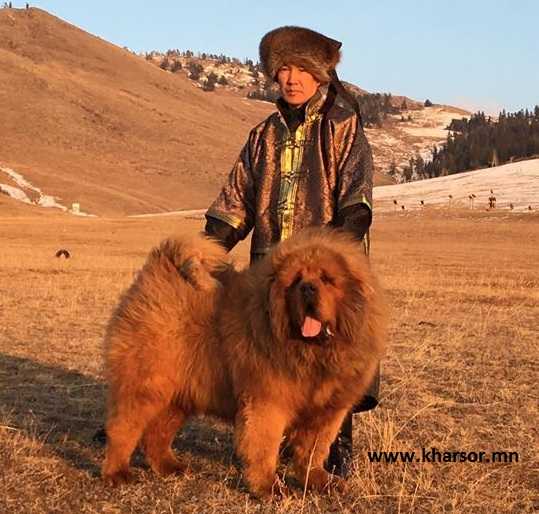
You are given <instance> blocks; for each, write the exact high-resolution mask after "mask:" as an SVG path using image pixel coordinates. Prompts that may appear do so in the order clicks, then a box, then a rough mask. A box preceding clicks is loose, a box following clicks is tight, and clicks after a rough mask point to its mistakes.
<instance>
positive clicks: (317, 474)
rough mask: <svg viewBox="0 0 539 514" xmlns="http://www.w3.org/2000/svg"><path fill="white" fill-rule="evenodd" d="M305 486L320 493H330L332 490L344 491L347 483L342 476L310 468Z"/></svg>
mask: <svg viewBox="0 0 539 514" xmlns="http://www.w3.org/2000/svg"><path fill="white" fill-rule="evenodd" d="M307 486H308V488H309V489H313V490H315V491H318V492H320V493H326V494H327V493H330V492H333V491H336V492H339V493H345V492H346V490H347V489H348V483H347V482H346V480H345V479H344V478H340V477H338V476H335V475H332V474H330V473H328V472H327V471H324V470H323V469H315V470H312V471H311V472H310V474H309V477H308V481H307Z"/></svg>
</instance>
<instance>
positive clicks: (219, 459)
mask: <svg viewBox="0 0 539 514" xmlns="http://www.w3.org/2000/svg"><path fill="white" fill-rule="evenodd" d="M105 396H106V385H105V384H104V383H103V382H100V381H99V380H96V379H95V378H94V377H90V376H86V375H83V374H81V373H79V372H77V371H73V370H66V369H63V368H60V367H57V366H52V365H48V364H43V363H39V362H36V361H33V360H30V359H24V358H20V357H13V356H10V355H5V354H0V416H1V417H0V425H6V426H8V427H9V429H15V430H18V431H19V432H20V433H22V434H24V435H26V436H28V437H30V438H37V439H39V440H41V441H43V442H44V444H45V445H46V447H47V448H48V449H49V450H51V451H52V452H53V453H54V454H56V455H57V456H59V457H60V458H62V459H63V460H65V461H66V462H67V463H68V464H70V465H71V466H73V467H76V468H78V469H80V470H84V471H86V472H88V473H89V474H90V475H91V476H95V477H98V476H99V468H100V465H101V461H102V459H103V453H104V451H103V450H104V448H103V445H102V444H100V443H98V442H95V441H93V437H94V435H95V433H96V432H97V431H98V430H99V429H101V428H102V427H103V421H104V418H105V408H104V406H105ZM174 446H175V449H176V451H177V452H178V453H180V454H186V456H189V457H190V458H189V460H190V461H191V467H192V468H193V470H194V471H200V470H202V469H204V467H205V466H207V464H208V463H213V464H217V465H219V464H220V465H224V466H227V467H228V466H230V465H231V464H232V463H234V462H235V461H234V457H233V449H232V434H231V431H230V430H229V429H227V427H226V426H225V425H221V424H215V423H213V422H211V421H206V420H192V421H191V422H190V423H188V424H187V425H186V426H185V427H184V428H183V430H182V431H180V432H179V434H178V436H177V438H176V441H175V445H174ZM200 461H202V462H200ZM208 461H209V462H208ZM133 465H134V466H143V459H142V457H141V456H140V455H139V454H137V455H135V457H134V459H133ZM212 467H213V466H212Z"/></svg>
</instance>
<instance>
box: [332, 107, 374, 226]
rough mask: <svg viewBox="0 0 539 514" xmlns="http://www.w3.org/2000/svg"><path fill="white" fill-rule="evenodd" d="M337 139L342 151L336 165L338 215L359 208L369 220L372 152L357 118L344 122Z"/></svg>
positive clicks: (353, 117) (354, 116)
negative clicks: (352, 207) (367, 214)
mask: <svg viewBox="0 0 539 514" xmlns="http://www.w3.org/2000/svg"><path fill="white" fill-rule="evenodd" d="M340 139H341V141H339V145H338V147H339V148H340V149H341V151H340V152H339V155H338V161H337V162H338V169H337V191H336V200H337V206H336V207H337V212H338V213H339V214H344V213H345V212H346V210H349V209H348V208H349V207H351V206H353V205H354V206H357V205H361V206H362V207H364V208H366V209H368V211H369V212H370V213H371V217H372V185H373V160H372V151H371V147H370V145H369V143H368V141H367V138H366V136H365V133H364V132H363V129H362V128H361V126H360V124H359V123H358V120H357V116H356V115H353V116H351V117H350V118H349V119H348V120H347V121H346V123H345V124H344V126H343V127H342V132H341V134H340ZM369 224H370V222H369Z"/></svg>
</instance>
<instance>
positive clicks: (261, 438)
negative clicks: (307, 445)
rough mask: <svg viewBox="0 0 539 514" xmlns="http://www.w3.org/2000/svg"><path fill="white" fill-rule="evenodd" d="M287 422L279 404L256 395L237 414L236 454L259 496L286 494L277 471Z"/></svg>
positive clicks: (254, 493) (249, 485)
mask: <svg viewBox="0 0 539 514" xmlns="http://www.w3.org/2000/svg"><path fill="white" fill-rule="evenodd" d="M287 422H288V419H287V416H286V415H285V413H284V412H283V409H281V408H280V407H279V406H277V405H272V404H269V403H268V402H267V400H256V399H253V398H249V399H247V400H244V401H243V402H242V405H241V408H240V409H239V411H238V414H237V416H236V426H235V431H234V439H235V446H236V453H237V455H238V457H239V458H240V459H241V461H242V463H243V468H244V477H245V480H246V482H247V485H248V487H249V490H250V492H251V493H252V494H253V495H255V496H257V497H259V498H262V497H267V496H272V495H276V496H279V495H282V494H284V493H285V487H284V486H283V485H282V484H281V483H280V481H279V479H278V477H277V475H276V474H275V472H276V469H277V459H278V456H279V446H280V444H281V440H282V437H283V433H284V430H285V427H286V425H287Z"/></svg>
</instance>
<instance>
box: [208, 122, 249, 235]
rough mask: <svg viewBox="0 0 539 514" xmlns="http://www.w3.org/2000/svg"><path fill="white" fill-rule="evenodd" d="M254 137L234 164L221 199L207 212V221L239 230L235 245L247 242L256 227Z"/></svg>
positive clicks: (221, 193) (236, 233)
mask: <svg viewBox="0 0 539 514" xmlns="http://www.w3.org/2000/svg"><path fill="white" fill-rule="evenodd" d="M252 139H253V138H252V133H251V135H250V136H249V140H248V141H247V143H246V144H245V146H244V147H243V149H242V151H241V153H240V155H239V157H238V160H237V161H236V163H235V164H234V167H233V168H232V171H231V172H230V175H229V176H228V180H227V181H226V183H225V185H224V186H223V188H222V189H221V192H220V193H219V196H218V197H217V198H216V199H215V201H214V202H213V203H212V204H211V206H210V208H209V209H208V210H207V212H206V219H207V220H208V222H211V219H212V218H213V219H217V220H219V221H222V222H224V223H226V224H228V225H230V226H231V227H232V228H233V229H234V230H235V236H234V239H235V241H234V243H233V244H236V243H237V242H238V241H240V240H242V239H245V238H246V237H247V235H248V234H249V232H250V231H251V229H252V228H253V225H254V216H255V215H254V213H255V184H254V180H253V174H252V170H251V145H252Z"/></svg>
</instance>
